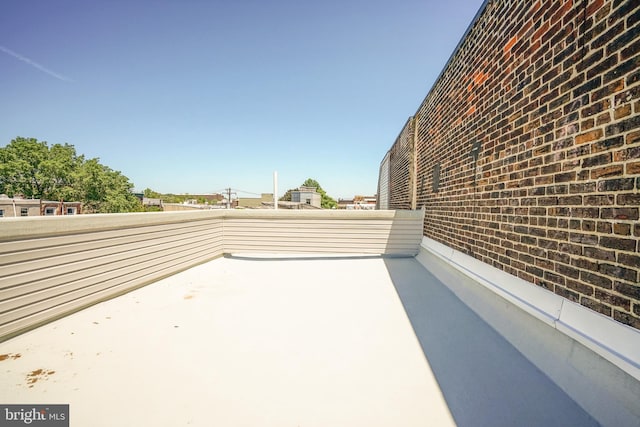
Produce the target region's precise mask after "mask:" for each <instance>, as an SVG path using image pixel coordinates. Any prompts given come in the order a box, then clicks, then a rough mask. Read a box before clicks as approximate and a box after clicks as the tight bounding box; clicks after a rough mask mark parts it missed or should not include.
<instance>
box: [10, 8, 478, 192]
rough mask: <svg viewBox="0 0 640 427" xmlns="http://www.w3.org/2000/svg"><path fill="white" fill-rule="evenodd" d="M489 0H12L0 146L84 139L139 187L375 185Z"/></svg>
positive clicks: (344, 188)
mask: <svg viewBox="0 0 640 427" xmlns="http://www.w3.org/2000/svg"><path fill="white" fill-rule="evenodd" d="M482 3H483V1H482V0H447V1H435V0H421V1H418V0H394V1H390V0H386V1H381V0H369V1H366V0H316V1H305V0H297V1H295V0H273V1H269V0H262V1H260V0H227V1H220V0H209V1H205V0H187V1H178V0H175V1H168V0H154V1H143V0H109V1H107V0H103V1H95V0H82V1H80V0H79V1H68V0H56V1H51V0H41V1H35V0H3V1H2V2H0V146H4V145H6V144H8V143H9V142H10V141H11V140H12V139H14V138H15V137H16V136H24V137H32V138H37V139H38V140H45V141H48V142H49V143H50V144H54V143H69V144H73V145H74V146H75V147H76V150H77V152H78V153H79V154H84V155H85V156H87V157H99V158H100V160H101V162H102V163H103V164H105V165H107V166H109V167H111V168H112V169H115V170H119V171H121V172H122V173H123V174H124V175H126V176H127V177H129V178H130V179H131V181H132V182H133V183H134V185H135V188H136V189H138V190H143V189H145V188H152V189H154V190H156V191H159V192H163V193H169V192H173V193H192V194H195V193H211V192H219V191H221V190H222V189H223V188H226V187H232V188H234V189H238V190H242V191H244V192H247V193H244V192H239V193H238V194H239V195H240V196H241V197H242V196H250V195H251V194H250V193H261V192H272V190H273V181H272V175H273V171H276V170H277V171H278V176H279V183H278V190H279V191H278V192H279V194H280V195H282V194H283V193H284V192H285V191H286V190H287V189H289V188H295V187H297V186H299V185H300V184H301V183H302V182H303V181H304V180H305V179H306V178H314V179H316V180H317V181H318V182H319V183H320V184H321V185H322V187H323V188H324V189H325V190H326V191H327V193H328V194H329V195H331V196H333V197H334V198H348V197H352V196H353V195H354V194H366V195H370V194H374V193H375V192H376V187H377V179H378V168H379V165H380V161H381V160H382V158H383V157H384V155H385V153H386V152H387V150H388V149H389V148H390V147H391V145H392V144H393V142H394V140H395V138H396V136H397V135H398V133H399V132H400V130H401V129H402V126H403V125H404V123H405V121H406V120H407V118H408V117H409V116H411V115H412V114H414V113H415V111H416V110H417V108H418V106H419V105H420V102H422V100H423V99H424V97H425V96H426V94H427V93H428V91H429V89H430V88H431V86H432V84H433V83H434V81H435V79H436V78H437V76H438V74H440V71H441V70H442V68H443V67H444V65H445V63H446V61H447V60H448V58H449V56H450V55H451V53H452V52H453V50H454V48H455V46H456V45H457V44H458V42H459V40H460V38H461V37H462V35H463V34H464V32H465V30H466V28H467V27H468V26H469V24H470V22H471V20H472V19H473V17H474V16H475V14H476V12H477V11H478V9H479V8H480V6H481V5H482Z"/></svg>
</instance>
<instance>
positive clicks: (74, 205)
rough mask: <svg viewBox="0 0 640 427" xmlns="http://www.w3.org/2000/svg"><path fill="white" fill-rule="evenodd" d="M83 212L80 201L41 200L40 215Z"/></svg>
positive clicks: (77, 213)
mask: <svg viewBox="0 0 640 427" xmlns="http://www.w3.org/2000/svg"><path fill="white" fill-rule="evenodd" d="M81 213H82V203H80V202H62V201H61V202H54V201H48V200H43V201H40V215H44V216H51V215H79V214H81Z"/></svg>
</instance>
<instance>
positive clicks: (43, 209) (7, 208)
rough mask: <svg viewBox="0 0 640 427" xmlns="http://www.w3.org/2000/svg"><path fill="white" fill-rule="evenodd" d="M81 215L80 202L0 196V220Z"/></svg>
mask: <svg viewBox="0 0 640 427" xmlns="http://www.w3.org/2000/svg"><path fill="white" fill-rule="evenodd" d="M80 213H82V203H80V202H63V201H60V202H56V201H48V200H40V199H25V198H23V197H7V195H6V194H1V195H0V218H12V217H21V216H41V215H45V216H49V215H77V214H80Z"/></svg>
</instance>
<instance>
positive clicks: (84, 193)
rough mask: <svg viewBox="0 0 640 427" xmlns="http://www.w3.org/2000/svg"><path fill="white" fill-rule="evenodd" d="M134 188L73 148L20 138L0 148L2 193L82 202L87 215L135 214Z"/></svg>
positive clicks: (117, 174)
mask: <svg viewBox="0 0 640 427" xmlns="http://www.w3.org/2000/svg"><path fill="white" fill-rule="evenodd" d="M132 188H133V184H132V183H131V182H130V181H129V179H128V178H127V177H126V176H124V175H122V174H121V173H120V172H118V171H114V170H112V169H111V168H109V167H107V166H105V165H102V164H100V161H99V159H89V160H85V158H84V156H81V155H78V154H77V153H76V150H75V148H74V146H73V145H70V144H64V145H62V144H54V145H52V146H51V147H49V146H48V144H47V142H45V141H38V140H36V139H34V138H22V137H18V138H16V139H14V140H12V141H11V143H9V144H8V145H7V146H6V147H3V148H0V193H5V194H7V195H9V196H11V197H13V196H16V195H19V194H21V195H24V196H25V197H28V198H39V199H44V200H56V201H57V200H66V201H79V202H82V203H83V208H84V211H85V212H88V213H89V212H105V213H106V212H132V211H139V210H141V209H142V206H141V204H140V202H139V201H138V199H137V198H136V197H135V196H134V195H133V194H132V193H131V189H132Z"/></svg>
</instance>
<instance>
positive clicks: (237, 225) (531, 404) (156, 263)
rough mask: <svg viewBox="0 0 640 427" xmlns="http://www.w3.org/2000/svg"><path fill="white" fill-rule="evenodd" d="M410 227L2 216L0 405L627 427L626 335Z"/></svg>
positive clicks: (195, 418) (262, 420) (403, 219)
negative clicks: (0, 375)
mask: <svg viewBox="0 0 640 427" xmlns="http://www.w3.org/2000/svg"><path fill="white" fill-rule="evenodd" d="M421 222H422V213H420V211H408V212H400V211H397V212H393V211H373V212H344V211H343V212H338V211H319V212H316V211H295V212H293V211H282V212H280V211H276V212H274V211H269V212H264V211H196V212H176V213H156V214H151V213H146V214H127V215H102V216H101V215H91V216H75V217H74V216H71V217H41V218H16V219H11V218H10V219H7V221H3V222H2V223H0V264H1V265H3V267H2V270H0V332H1V338H2V339H4V341H3V342H0V368H2V372H3V381H2V384H0V403H2V404H13V403H15V404H17V403H22V404H25V403H27V404H38V403H42V404H54V403H55V404H61V403H64V404H69V405H70V410H71V412H70V413H71V417H70V418H71V420H72V421H71V424H72V425H80V426H83V425H92V426H112V425H131V426H139V425H158V426H176V425H201V426H210V425H234V426H235V425H260V426H289V425H290V426H327V425H331V426H389V425H394V426H395V425H401V426H412V425H437V426H441V425H460V426H483V425H486V426H499V425H505V426H511V425H530V426H553V425H557V426H566V425H580V426H585V425H586V426H588V425H598V424H602V425H615V426H625V425H638V421H639V420H640V408H639V407H638V405H637V402H638V400H639V399H640V381H638V377H639V374H638V372H639V366H640V364H639V363H638V354H639V352H638V351H637V349H638V348H640V347H639V345H640V334H638V332H637V331H635V330H632V329H631V328H628V327H626V326H624V325H620V324H617V323H616V322H614V321H613V320H611V319H609V318H605V317H603V316H600V315H598V314H597V313H591V312H587V311H586V309H584V308H583V307H579V306H577V305H575V306H574V305H571V304H570V303H568V302H566V301H563V300H562V299H561V298H560V297H559V296H557V295H554V294H551V293H549V292H547V291H545V290H544V289H541V288H538V287H536V286H533V285H531V286H526V284H524V283H520V282H517V280H518V279H516V278H514V277H513V276H510V275H507V274H506V273H504V272H498V271H493V270H491V269H492V267H489V266H486V265H485V266H483V265H480V264H478V263H479V261H477V260H474V259H471V258H470V257H465V256H464V255H463V254H457V253H455V251H452V250H451V249H450V248H449V249H447V248H446V247H444V246H442V245H440V246H439V245H438V244H437V242H433V241H428V239H426V238H422V240H421ZM176 271H179V272H177V273H176ZM150 282H151V284H149V283H150ZM136 288H137V289H136ZM114 297H115V298H114ZM109 298H112V299H109ZM105 299H106V300H105ZM78 310H80V311H78ZM55 319H57V320H55Z"/></svg>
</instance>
